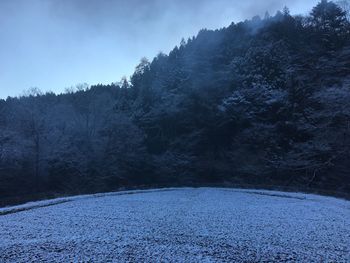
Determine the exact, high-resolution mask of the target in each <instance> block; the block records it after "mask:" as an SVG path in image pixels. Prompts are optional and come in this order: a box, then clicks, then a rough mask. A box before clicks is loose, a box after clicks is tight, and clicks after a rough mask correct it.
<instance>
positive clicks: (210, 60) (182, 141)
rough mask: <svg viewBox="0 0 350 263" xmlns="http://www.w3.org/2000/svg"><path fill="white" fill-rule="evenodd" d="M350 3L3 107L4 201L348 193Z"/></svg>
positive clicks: (0, 181) (214, 39) (236, 29)
mask: <svg viewBox="0 0 350 263" xmlns="http://www.w3.org/2000/svg"><path fill="white" fill-rule="evenodd" d="M348 3H349V2H347V1H341V2H337V3H334V2H331V1H327V0H322V1H321V2H320V3H319V4H317V6H315V7H314V8H313V9H312V11H311V12H310V14H309V15H308V16H292V15H290V13H289V10H288V8H285V9H284V10H283V11H281V12H277V14H276V15H274V16H270V15H269V14H268V13H266V15H265V17H264V18H261V17H259V16H256V17H254V18H252V19H251V20H247V21H244V22H240V23H237V24H235V23H232V24H231V25H229V26H228V27H225V28H222V29H219V30H205V29H204V30H201V31H200V32H199V33H198V35H197V36H196V37H192V38H189V39H188V40H182V41H181V44H179V46H177V47H175V48H174V49H173V50H172V51H171V52H170V53H169V54H163V53H160V54H159V55H158V56H157V57H155V58H154V59H153V60H152V61H149V60H147V59H145V58H144V59H142V60H141V62H140V64H139V65H138V66H137V67H136V69H135V72H134V74H133V75H132V76H131V77H130V79H123V80H122V81H120V82H118V83H113V84H110V85H100V84H99V85H94V86H84V85H80V86H79V87H78V88H77V89H75V90H70V91H67V92H65V93H64V94H59V95H57V94H54V93H46V94H43V93H41V92H40V91H39V90H36V89H32V90H31V91H30V92H29V93H28V94H27V95H26V96H20V97H16V98H7V99H6V100H0V199H6V198H12V197H25V196H34V195H38V194H52V193H55V194H62V195H63V194H76V193H88V192H98V191H109V190H114V189H118V188H120V187H134V186H163V185H184V186H186V185H206V184H222V185H251V186H276V187H277V186H285V187H295V188H297V189H298V188H299V189H305V188H310V189H323V190H329V191H338V192H345V193H346V192H348V193H349V192H350V23H349V15H350V13H349V4H348ZM18 77H20V76H18ZM48 88H49V87H48Z"/></svg>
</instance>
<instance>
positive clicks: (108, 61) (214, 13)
mask: <svg viewBox="0 0 350 263" xmlns="http://www.w3.org/2000/svg"><path fill="white" fill-rule="evenodd" d="M316 2H317V1H314V0H310V1H307V0H283V1H280V0H269V1H257V0H254V1H253V0H246V1H236V0H216V1H212V0H201V1H199V0H177V1H172V0H148V1H143V0H128V1H121V0H114V1H113V0H102V1H99V0H2V1H0V37H1V39H0V40H1V41H0V58H1V63H0V98H6V97H7V96H16V95H20V94H21V93H22V92H23V90H25V89H28V88H30V87H38V88H40V89H41V90H43V91H54V92H57V93H59V92H62V91H64V89H65V88H67V87H71V86H73V85H75V84H78V83H83V82H85V83H89V84H97V83H110V82H114V81H118V80H119V79H120V78H121V77H122V76H129V75H130V74H132V72H133V69H134V67H135V65H136V64H137V63H138V62H139V60H140V58H141V57H144V56H145V57H148V58H150V59H151V58H152V57H153V56H155V55H157V53H158V52H160V51H162V52H165V53H167V52H169V51H170V50H171V49H172V48H173V47H174V46H175V45H176V44H178V43H179V42H180V41H181V38H182V37H184V38H188V37H191V36H193V35H195V34H196V33H197V32H198V30H200V29H202V28H208V29H215V28H221V27H224V26H227V25H229V24H230V23H231V22H233V21H234V22H237V21H241V20H244V19H247V18H251V17H252V16H254V15H256V14H258V15H264V13H265V12H266V11H269V12H270V14H274V13H275V12H276V11H277V10H279V9H282V8H283V7H284V6H285V5H286V6H288V7H289V8H290V10H291V13H293V14H299V13H300V14H305V13H307V12H308V11H309V10H310V9H311V8H312V6H313V5H314V4H315V3H316Z"/></svg>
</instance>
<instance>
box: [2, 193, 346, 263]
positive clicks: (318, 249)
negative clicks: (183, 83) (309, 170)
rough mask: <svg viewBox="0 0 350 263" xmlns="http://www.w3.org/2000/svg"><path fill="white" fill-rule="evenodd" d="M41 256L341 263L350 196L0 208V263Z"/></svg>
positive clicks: (213, 196) (136, 197)
mask: <svg viewBox="0 0 350 263" xmlns="http://www.w3.org/2000/svg"><path fill="white" fill-rule="evenodd" d="M63 201H64V202H63ZM55 202H56V203H55ZM18 208H20V209H19V210H18ZM24 209H25V210H24ZM21 210H22V211H21ZM4 211H6V212H4ZM41 261H45V262H120V261H122V262H124V261H129V262H150V261H151V262H168V261H171V262H272V261H278V262H294V261H297V262H350V202H349V201H346V200H341V199H336V198H330V197H321V196H317V195H307V194H297V193H283V192H276V191H263V190H238V189H221V188H195V189H193V188H179V189H164V190H160V189H158V190H151V191H128V192H119V193H110V194H100V195H86V196H78V197H72V198H61V199H56V200H51V201H42V202H36V203H30V204H26V205H23V206H17V207H9V208H5V209H0V262H4V263H5V262H41Z"/></svg>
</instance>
